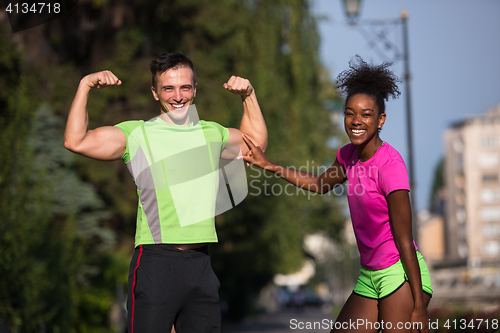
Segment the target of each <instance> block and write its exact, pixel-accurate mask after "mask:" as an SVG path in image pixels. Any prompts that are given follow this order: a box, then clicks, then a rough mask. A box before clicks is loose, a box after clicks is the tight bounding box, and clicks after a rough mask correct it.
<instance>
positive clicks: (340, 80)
mask: <svg viewBox="0 0 500 333" xmlns="http://www.w3.org/2000/svg"><path fill="white" fill-rule="evenodd" d="M390 66H392V63H390V62H384V63H382V64H381V65H373V64H368V63H366V62H365V61H364V60H363V59H362V58H361V57H360V56H359V55H356V56H355V57H354V59H352V60H351V61H349V69H347V70H345V71H343V72H342V73H340V74H339V75H338V76H337V88H338V89H340V90H341V92H342V93H343V94H345V96H346V98H345V105H347V101H348V100H349V98H351V96H353V95H356V94H365V95H367V96H370V97H373V98H374V99H375V103H376V104H377V107H378V113H379V114H382V113H385V101H388V100H389V96H392V98H397V97H398V96H399V95H400V94H401V93H400V92H399V89H398V83H401V80H400V79H399V78H398V77H397V76H396V75H394V73H393V72H391V71H390V70H389V69H388V68H389V67H390ZM344 107H345V106H344Z"/></svg>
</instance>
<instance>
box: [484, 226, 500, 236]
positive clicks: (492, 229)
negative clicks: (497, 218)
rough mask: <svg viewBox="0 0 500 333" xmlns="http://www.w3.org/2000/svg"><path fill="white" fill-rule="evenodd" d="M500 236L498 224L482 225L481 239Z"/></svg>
mask: <svg viewBox="0 0 500 333" xmlns="http://www.w3.org/2000/svg"><path fill="white" fill-rule="evenodd" d="M499 236H500V224H494V223H488V224H485V225H483V237H485V238H495V237H499Z"/></svg>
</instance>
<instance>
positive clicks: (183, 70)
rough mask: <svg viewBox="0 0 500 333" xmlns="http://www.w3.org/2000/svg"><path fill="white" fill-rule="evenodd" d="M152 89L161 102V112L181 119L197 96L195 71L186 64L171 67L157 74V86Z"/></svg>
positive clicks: (174, 118)
mask: <svg viewBox="0 0 500 333" xmlns="http://www.w3.org/2000/svg"><path fill="white" fill-rule="evenodd" d="M151 91H152V93H153V97H154V98H155V99H156V100H157V101H159V102H160V105H161V113H162V114H163V113H167V115H168V116H169V118H171V119H172V120H174V121H176V120H177V121H180V120H181V119H184V118H185V117H186V115H187V111H188V107H189V105H191V104H192V103H193V99H194V97H195V96H196V84H195V83H194V78H193V71H192V70H191V68H189V67H186V66H182V67H176V68H171V69H169V70H167V71H166V72H164V73H162V74H160V75H157V76H156V87H151Z"/></svg>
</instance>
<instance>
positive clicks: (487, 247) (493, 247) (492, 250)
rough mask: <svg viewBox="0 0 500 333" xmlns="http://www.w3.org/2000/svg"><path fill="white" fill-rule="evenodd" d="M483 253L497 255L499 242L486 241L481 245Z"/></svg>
mask: <svg viewBox="0 0 500 333" xmlns="http://www.w3.org/2000/svg"><path fill="white" fill-rule="evenodd" d="M483 253H484V254H486V255H497V254H499V253H500V242H496V241H491V242H486V243H485V244H484V246H483Z"/></svg>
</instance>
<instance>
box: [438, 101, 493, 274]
mask: <svg viewBox="0 0 500 333" xmlns="http://www.w3.org/2000/svg"><path fill="white" fill-rule="evenodd" d="M444 141H445V154H446V156H445V180H446V196H447V198H446V219H445V220H446V222H445V224H444V235H445V258H446V261H447V262H448V264H451V265H457V266H458V265H467V266H469V267H479V266H489V265H497V264H498V263H500V105H499V106H497V107H496V108H493V109H490V110H488V111H486V112H485V113H484V114H483V115H481V116H478V117H474V118H471V119H467V120H465V121H463V122H461V123H458V124H455V125H454V126H452V127H451V128H449V129H448V130H447V131H446V132H445V135H444Z"/></svg>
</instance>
